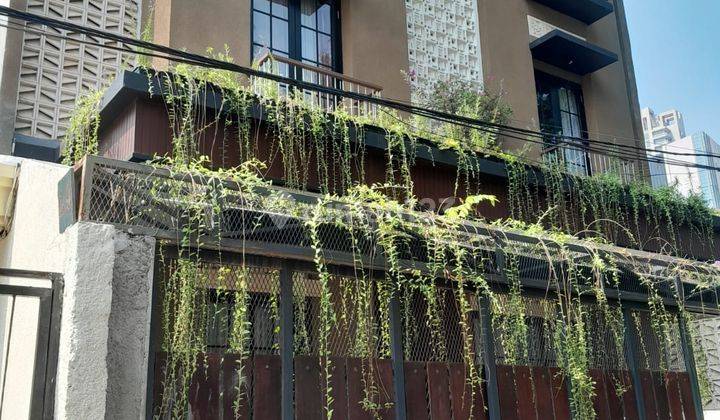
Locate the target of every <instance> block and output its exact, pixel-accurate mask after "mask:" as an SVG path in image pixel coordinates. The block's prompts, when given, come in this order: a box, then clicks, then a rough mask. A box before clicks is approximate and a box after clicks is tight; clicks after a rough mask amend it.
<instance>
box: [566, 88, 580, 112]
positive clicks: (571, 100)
mask: <svg viewBox="0 0 720 420" xmlns="http://www.w3.org/2000/svg"><path fill="white" fill-rule="evenodd" d="M568 105H569V108H570V112H572V113H573V114H577V113H578V111H577V98H575V92H573V91H572V90H568Z"/></svg>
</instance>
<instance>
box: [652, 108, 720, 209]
mask: <svg viewBox="0 0 720 420" xmlns="http://www.w3.org/2000/svg"><path fill="white" fill-rule="evenodd" d="M641 117H642V124H643V130H644V134H645V146H646V147H647V149H649V151H648V156H649V157H650V162H649V167H650V177H651V180H652V185H653V186H654V187H660V186H671V185H675V186H676V187H677V189H678V190H679V191H680V192H681V193H683V194H685V195H689V194H700V195H702V197H703V198H704V199H705V201H706V202H707V203H708V205H709V206H711V207H713V208H718V206H719V205H720V195H719V192H720V189H719V187H718V185H720V181H719V180H720V173H718V171H717V170H715V169H713V168H718V167H720V166H719V165H720V160H719V159H718V158H717V157H714V156H713V155H718V151H719V150H720V146H719V145H718V143H717V142H716V141H715V140H714V139H713V138H712V137H710V136H709V135H708V134H707V133H704V132H698V133H695V134H692V135H690V136H688V135H687V134H686V132H685V121H684V119H683V115H682V114H681V113H680V112H679V111H677V110H674V109H671V110H668V111H665V112H663V113H661V114H655V112H654V111H653V110H652V109H650V108H645V109H643V110H642V112H641Z"/></svg>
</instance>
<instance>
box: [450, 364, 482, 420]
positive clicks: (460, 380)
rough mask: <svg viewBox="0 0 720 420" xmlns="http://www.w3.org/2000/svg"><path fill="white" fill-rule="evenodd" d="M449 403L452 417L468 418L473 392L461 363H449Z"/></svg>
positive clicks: (463, 365) (471, 406)
mask: <svg viewBox="0 0 720 420" xmlns="http://www.w3.org/2000/svg"><path fill="white" fill-rule="evenodd" d="M448 375H449V381H450V405H451V407H452V415H453V418H454V419H469V418H470V413H471V409H472V408H473V403H474V400H473V392H472V389H471V388H470V386H469V384H468V381H467V378H466V376H467V372H466V369H465V364H463V363H449V364H448ZM476 391H477V390H476Z"/></svg>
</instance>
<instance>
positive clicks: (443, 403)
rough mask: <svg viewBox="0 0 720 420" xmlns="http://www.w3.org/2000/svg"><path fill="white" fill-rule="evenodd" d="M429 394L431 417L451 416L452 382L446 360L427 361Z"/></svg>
mask: <svg viewBox="0 0 720 420" xmlns="http://www.w3.org/2000/svg"><path fill="white" fill-rule="evenodd" d="M427 382H428V395H429V396H430V418H432V419H447V418H451V415H452V414H451V413H452V412H451V405H450V382H449V378H448V370H447V364H446V363H444V362H428V363H427Z"/></svg>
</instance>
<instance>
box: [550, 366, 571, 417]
mask: <svg viewBox="0 0 720 420" xmlns="http://www.w3.org/2000/svg"><path fill="white" fill-rule="evenodd" d="M549 371H550V383H551V384H552V393H553V411H554V412H555V418H556V419H558V420H565V419H568V420H569V419H570V418H571V417H570V399H569V398H568V389H567V382H566V381H565V375H564V374H563V373H562V371H561V370H560V369H558V368H550V369H549Z"/></svg>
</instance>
